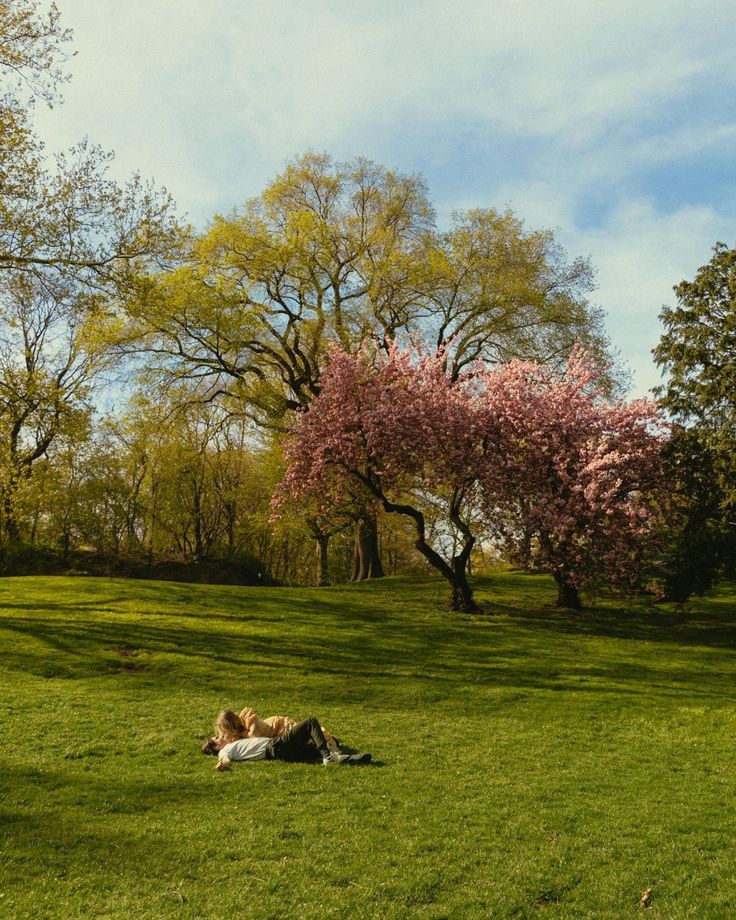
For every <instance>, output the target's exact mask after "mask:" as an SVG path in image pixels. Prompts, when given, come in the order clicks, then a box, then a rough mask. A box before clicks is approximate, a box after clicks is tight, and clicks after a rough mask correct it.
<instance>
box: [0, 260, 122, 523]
mask: <svg viewBox="0 0 736 920" xmlns="http://www.w3.org/2000/svg"><path fill="white" fill-rule="evenodd" d="M103 322H104V319H103V320H102V321H101V318H100V314H99V311H98V303H97V300H96V298H94V297H82V296H79V295H76V294H74V293H71V292H70V291H69V289H68V287H67V286H66V285H64V284H61V283H59V282H58V281H56V282H55V283H51V280H50V279H49V280H48V281H47V283H46V284H43V285H42V284H41V283H40V281H39V280H38V279H37V278H35V277H33V276H27V277H19V278H14V279H12V282H11V283H9V284H8V285H7V286H6V289H5V296H4V297H0V433H1V434H2V438H1V439H0V445H1V446H0V495H1V496H2V515H3V517H2V524H3V527H2V530H3V533H4V536H5V537H6V538H8V539H10V540H18V539H19V537H20V526H19V520H18V514H17V507H16V504H17V502H16V498H17V494H18V492H19V490H20V489H21V488H22V486H23V484H24V483H26V482H27V481H28V480H29V479H30V477H31V475H32V472H33V468H34V465H35V464H36V463H37V462H38V461H39V460H41V459H43V458H45V457H46V456H47V455H48V452H49V450H50V448H51V446H52V444H53V442H54V440H55V439H56V438H57V437H59V436H64V437H66V438H71V437H73V436H74V433H75V429H79V430H80V431H81V432H84V431H86V426H87V419H88V415H89V405H88V403H87V396H88V393H89V386H90V382H91V379H92V377H93V376H94V375H95V374H96V373H97V372H98V371H99V370H100V368H101V367H102V366H103V364H104V360H105V346H104V344H103V342H104V337H103V336H102V334H101V329H102V323H103Z"/></svg>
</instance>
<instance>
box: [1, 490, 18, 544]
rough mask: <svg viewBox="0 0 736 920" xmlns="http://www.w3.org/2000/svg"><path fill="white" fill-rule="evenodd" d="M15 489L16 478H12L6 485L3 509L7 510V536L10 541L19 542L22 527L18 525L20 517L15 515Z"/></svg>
mask: <svg viewBox="0 0 736 920" xmlns="http://www.w3.org/2000/svg"><path fill="white" fill-rule="evenodd" d="M14 490H15V480H14V479H13V478H11V480H10V482H9V483H8V485H7V487H6V490H5V495H4V498H3V506H4V508H3V510H4V511H5V536H6V537H7V539H8V541H9V542H10V543H18V542H19V541H20V528H19V526H18V519H17V517H16V515H15V502H14V497H15V496H14V494H13V493H14Z"/></svg>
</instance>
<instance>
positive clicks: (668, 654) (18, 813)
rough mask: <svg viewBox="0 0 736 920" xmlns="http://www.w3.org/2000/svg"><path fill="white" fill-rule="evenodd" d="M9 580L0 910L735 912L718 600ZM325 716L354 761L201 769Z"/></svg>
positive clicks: (429, 586)
mask: <svg viewBox="0 0 736 920" xmlns="http://www.w3.org/2000/svg"><path fill="white" fill-rule="evenodd" d="M445 594H446V591H445V586H444V583H442V582H439V581H435V580H432V579H427V580H424V581H416V580H414V581H410V580H404V579H386V580H384V581H381V582H378V583H373V584H363V585H360V586H349V587H341V588H331V589H315V590H303V589H300V590H296V589H294V590H292V589H283V588H264V589H259V588H237V587H222V586H207V585H203V586H201V585H199V586H194V585H181V584H171V583H154V582H132V581H122V580H107V579H70V578H27V579H22V578H8V579H2V580H0V652H1V656H0V726H1V727H2V738H3V746H2V753H1V754H0V830H1V833H2V837H1V838H0V916H2V917H9V918H10V917H12V918H19V920H21V918H34V920H35V918H49V920H58V918H64V920H66V918H78V917H79V918H81V917H111V918H117V917H125V918H157V917H173V918H210V917H212V918H215V917H217V918H220V917H223V916H231V917H244V918H258V920H260V918H300V920H301V918H305V920H306V918H318V917H319V918H322V917H340V918H342V917H356V918H381V920H383V918H388V920H391V918H414V917H416V918H434V920H440V918H452V920H456V918H486V917H492V918H506V917H508V918H538V917H539V918H545V920H547V918H562V917H565V918H587V917H590V918H615V920H618V918H622V917H627V916H637V915H638V913H639V912H638V909H637V905H638V902H639V898H640V897H641V895H642V893H643V892H644V890H645V889H647V888H649V887H651V888H652V889H653V892H652V902H651V909H650V910H648V911H647V914H648V915H649V916H651V917H661V918H667V920H676V918H684V917H694V918H699V920H702V918H729V917H733V916H736V857H735V856H734V849H733V841H734V831H735V830H736V820H735V818H736V808H735V807H734V792H735V791H736V788H735V786H736V768H734V755H735V754H736V741H735V735H736V733H735V732H734V729H735V728H736V715H735V709H734V701H735V699H736V651H735V650H734V648H735V643H734V639H735V638H736V596H735V595H734V594H733V593H732V592H731V593H729V591H728V590H726V589H725V588H724V589H722V590H720V591H718V592H716V593H715V594H714V595H713V596H711V597H710V598H708V599H705V600H702V601H697V602H695V603H694V604H693V606H692V609H691V610H690V611H689V612H688V613H687V614H685V615H683V614H678V613H676V612H674V611H673V610H671V609H662V608H657V609H644V608H643V607H634V608H632V609H628V610H622V609H620V608H619V607H618V606H616V605H615V604H611V605H606V604H600V605H599V606H597V607H596V608H595V609H593V610H592V611H586V612H584V613H582V614H569V613H564V612H560V611H557V610H555V609H554V608H551V607H549V606H547V605H548V604H549V602H550V600H551V598H552V596H553V588H552V584H551V581H548V580H547V579H546V578H544V577H541V576H540V577H531V576H521V575H513V574H509V575H503V576H498V577H495V578H493V579H484V580H479V581H478V582H477V584H476V594H477V597H478V599H479V600H480V601H481V602H482V603H484V604H485V605H486V607H487V608H488V609H489V611H490V613H489V614H488V615H487V616H484V617H474V618H470V617H460V616H457V615H452V614H449V613H448V612H447V611H446V610H445ZM246 704H248V705H252V706H253V707H254V708H255V709H256V710H257V711H258V712H259V713H260V714H262V715H273V714H280V713H287V714H289V715H293V716H297V717H303V716H305V715H309V714H315V715H317V716H318V717H319V718H320V720H321V721H322V722H323V724H326V725H327V726H329V727H330V728H331V729H332V730H333V731H334V732H335V733H336V734H337V735H338V736H339V737H340V738H342V739H344V740H345V741H347V742H348V743H349V744H350V745H352V746H353V747H355V748H359V749H361V750H370V751H372V753H373V755H374V758H375V761H376V764H375V765H372V766H370V767H362V768H349V767H334V768H329V769H324V768H322V767H321V766H309V765H301V764H298V765H292V764H284V763H279V762H275V763H256V764H241V765H236V766H235V767H234V768H233V770H232V771H231V772H230V773H228V774H218V773H217V772H216V771H215V770H214V759H210V758H204V757H202V756H201V755H200V753H199V745H200V741H199V739H200V738H201V737H202V736H203V735H204V734H205V733H206V732H207V731H208V728H209V725H210V724H211V722H212V719H213V718H214V715H215V714H216V712H217V710H218V709H219V708H221V707H223V706H226V705H233V706H236V707H242V706H244V705H246Z"/></svg>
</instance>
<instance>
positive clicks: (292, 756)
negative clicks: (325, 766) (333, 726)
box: [270, 716, 329, 763]
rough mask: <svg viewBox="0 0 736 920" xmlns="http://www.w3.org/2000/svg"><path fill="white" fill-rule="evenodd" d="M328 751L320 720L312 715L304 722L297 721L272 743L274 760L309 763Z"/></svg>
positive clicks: (271, 752) (271, 751) (271, 753)
mask: <svg viewBox="0 0 736 920" xmlns="http://www.w3.org/2000/svg"><path fill="white" fill-rule="evenodd" d="M328 751H329V748H328V747H327V741H325V736H324V735H323V733H322V729H321V728H320V725H319V722H318V721H317V720H316V719H315V717H314V716H310V717H309V718H308V719H305V720H304V721H303V722H297V723H296V725H295V726H294V727H293V728H290V729H289V731H288V732H284V734H283V735H282V736H281V737H280V738H275V739H274V740H273V742H272V744H271V749H270V755H271V758H272V759H273V760H291V761H292V762H306V763H308V762H309V761H314V760H318V759H320V758H321V757H322V755H323V754H327V753H328Z"/></svg>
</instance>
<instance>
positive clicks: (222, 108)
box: [38, 0, 736, 396]
mask: <svg viewBox="0 0 736 920" xmlns="http://www.w3.org/2000/svg"><path fill="white" fill-rule="evenodd" d="M57 5H58V6H59V8H60V10H61V14H62V19H63V22H64V24H65V25H67V26H69V27H71V28H72V29H73V31H74V48H75V50H76V52H77V53H76V56H75V57H74V58H73V59H72V61H71V62H70V65H69V70H70V72H71V74H72V80H71V82H70V83H69V85H68V86H67V87H66V89H65V92H64V96H65V103H64V105H63V106H61V107H57V108H56V109H54V110H53V111H47V110H41V109H39V111H38V124H39V129H40V132H41V134H42V136H44V138H45V139H46V142H47V146H48V147H49V148H50V149H52V150H56V149H63V148H65V147H68V146H70V145H72V144H73V143H75V142H76V141H78V140H79V139H80V138H81V137H82V136H85V135H86V136H88V137H89V138H90V140H91V141H93V142H94V143H97V144H99V145H101V146H102V147H103V148H105V149H108V150H114V151H115V153H116V160H115V165H114V172H115V174H116V176H118V177H119V178H124V177H125V176H127V175H130V174H131V173H132V172H134V171H139V172H140V173H141V174H142V175H143V176H146V177H151V178H154V179H155V180H156V181H157V182H158V183H159V184H161V185H163V186H165V187H166V188H167V189H168V190H169V191H170V192H171V194H172V195H173V197H174V198H175V200H176V201H177V203H178V205H179V207H180V209H181V211H182V212H185V213H186V214H187V215H188V217H189V220H190V221H191V222H192V223H194V225H195V226H197V227H201V228H204V227H205V226H206V224H207V222H208V220H209V219H210V218H211V217H212V216H213V215H214V214H216V213H223V212H228V211H230V210H232V209H233V208H234V207H237V206H238V205H240V204H242V202H244V201H245V200H246V199H248V198H250V197H253V196H255V195H258V194H259V193H260V192H261V191H262V190H263V189H264V187H265V186H266V185H267V184H268V182H269V181H270V180H271V179H273V178H274V177H275V176H276V175H278V174H279V173H280V172H281V171H282V170H283V168H284V166H285V165H286V164H287V163H288V162H289V161H290V160H292V159H294V158H295V157H297V156H299V155H300V154H302V153H304V152H306V151H308V150H313V151H317V152H327V153H330V154H332V155H333V156H334V157H335V158H336V159H338V160H350V159H352V158H354V157H356V156H366V157H369V158H370V159H373V160H375V161H377V162H378V163H381V164H383V165H385V166H387V167H389V168H392V169H396V170H399V171H401V172H405V173H419V174H421V175H422V176H423V177H424V179H425V181H426V182H427V184H428V186H429V191H430V196H431V198H432V200H433V202H434V205H435V207H436V209H437V214H438V223H439V225H440V226H441V227H442V226H446V225H447V224H448V222H449V219H450V215H451V213H452V211H453V210H455V209H464V208H469V207H493V208H497V209H503V208H505V207H507V206H509V207H511V208H512V209H513V210H514V212H515V213H516V215H517V216H518V217H520V218H522V219H523V220H524V222H525V225H526V226H527V228H528V229H530V230H533V229H539V228H550V229H552V230H553V231H554V232H555V234H556V236H557V238H558V239H559V240H560V241H561V242H562V244H563V245H564V246H565V247H566V249H567V251H568V254H569V256H570V257H571V258H572V257H576V256H579V255H583V256H589V257H590V259H591V261H592V263H593V265H594V266H595V268H596V269H597V282H598V286H597V290H596V291H595V293H594V295H593V299H594V301H595V302H596V303H598V304H600V306H602V307H603V309H604V311H605V313H606V316H607V329H608V333H609V336H610V338H611V342H612V345H613V347H614V349H615V350H616V351H618V353H619V355H620V357H621V359H622V360H623V362H624V363H625V364H626V365H627V366H628V369H629V370H630V372H631V375H632V389H631V395H634V396H640V395H646V393H647V392H648V390H649V389H650V388H651V387H653V386H656V385H657V383H658V382H659V381H660V379H661V378H660V374H659V370H658V369H657V368H656V366H655V365H654V363H653V360H652V356H651V350H652V348H654V347H655V345H656V344H657V342H658V340H659V337H660V334H661V331H662V330H661V327H660V324H659V322H658V315H659V312H660V310H661V308H662V306H663V304H672V303H674V295H673V292H672V288H673V286H674V285H675V284H677V283H678V282H679V281H680V280H682V279H683V278H692V276H693V274H694V272H695V271H696V270H697V268H698V267H699V266H700V265H703V264H704V263H706V262H707V261H708V260H709V258H710V256H711V249H712V247H713V245H714V243H715V242H716V241H719V240H720V241H722V242H725V243H727V244H728V245H729V246H734V245H736V165H735V160H734V148H735V142H736V54H735V53H734V51H735V47H734V46H735V45H736V4H734V3H733V0H700V2H699V3H694V2H693V0H687V2H680V0H647V2H642V0H636V2H631V0H615V2H613V3H611V2H610V0H606V2H602V0H514V2H513V3H512V2H510V0H503V2H502V0H485V2H483V0H445V2H435V0H423V2H415V0H401V2H397V0H392V2H384V0H372V2H371V3H365V2H359V0H146V2H144V0H125V2H123V3H121V2H120V0H57Z"/></svg>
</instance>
